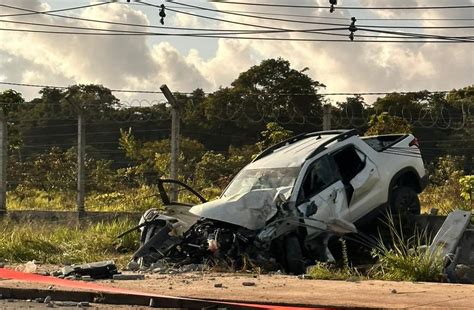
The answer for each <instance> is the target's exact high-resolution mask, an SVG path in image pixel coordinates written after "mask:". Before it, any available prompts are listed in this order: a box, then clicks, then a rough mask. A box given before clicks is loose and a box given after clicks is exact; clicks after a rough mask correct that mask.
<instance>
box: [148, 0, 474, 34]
mask: <svg viewBox="0 0 474 310" xmlns="http://www.w3.org/2000/svg"><path fill="white" fill-rule="evenodd" d="M142 3H143V4H145V5H149V6H154V7H158V6H157V5H155V4H150V3H147V2H144V1H142ZM173 3H175V4H178V5H181V6H184V7H191V8H200V9H202V10H205V11H210V12H215V13H222V14H230V15H236V16H242V17H250V18H255V19H262V20H270V21H282V22H290V23H298V24H311V25H326V26H347V24H342V23H327V22H314V21H304V20H295V19H287V18H275V17H262V16H257V15H252V14H243V13H232V12H230V11H223V10H218V9H211V8H205V7H201V6H196V5H191V4H186V3H181V2H177V1H173ZM168 10H169V11H174V12H179V11H177V10H174V9H168ZM180 13H182V14H187V15H194V16H198V14H193V13H189V12H180ZM198 17H199V16H198ZM200 17H202V15H200ZM360 27H365V28H401V29H402V28H407V29H472V28H474V25H461V26H389V25H360Z"/></svg>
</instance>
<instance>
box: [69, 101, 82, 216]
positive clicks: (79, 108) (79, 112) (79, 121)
mask: <svg viewBox="0 0 474 310" xmlns="http://www.w3.org/2000/svg"><path fill="white" fill-rule="evenodd" d="M74 95H75V93H69V94H67V95H66V97H64V99H65V100H66V101H67V102H69V104H70V105H71V106H72V107H73V108H74V109H75V110H76V112H77V192H76V195H77V197H76V202H77V212H78V213H79V216H80V215H81V214H83V213H84V212H85V211H86V209H85V203H84V201H85V198H84V197H85V194H86V164H85V157H86V128H85V116H84V110H83V107H82V106H81V104H77V102H76V101H75V99H74V98H73V97H74Z"/></svg>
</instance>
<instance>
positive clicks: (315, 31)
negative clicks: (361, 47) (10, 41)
mask: <svg viewBox="0 0 474 310" xmlns="http://www.w3.org/2000/svg"><path fill="white" fill-rule="evenodd" d="M143 4H144V5H150V6H156V5H153V4H148V3H143ZM178 4H180V3H178ZM183 5H185V4H183ZM9 7H12V6H9ZM192 7H195V6H192ZM12 8H15V9H18V10H24V11H28V12H30V13H42V12H39V11H34V10H29V9H24V8H19V7H12ZM196 8H197V7H196ZM203 9H205V8H203ZM177 12H179V11H177ZM43 13H45V14H48V15H52V16H57V17H62V18H71V19H78V20H84V21H92V22H98V23H106V24H116V25H125V26H135V27H152V28H160V29H163V28H164V27H159V26H147V25H140V24H128V23H119V22H109V21H99V20H93V19H85V18H77V17H69V16H64V15H59V14H50V13H48V12H43ZM188 14H189V13H188ZM202 17H205V16H202ZM3 22H9V23H19V24H27V25H39V26H44V27H59V28H68V29H76V30H78V29H79V30H87V31H92V30H93V31H105V32H112V33H118V34H121V35H125V34H132V33H133V34H136V35H163V36H198V35H199V36H214V35H215V33H204V34H195V33H194V34H181V33H180V34H175V33H152V32H142V31H122V30H113V29H100V28H86V27H77V26H66V25H50V24H43V23H28V22H20V21H9V20H3ZM237 23H238V22H237ZM239 24H242V23H239ZM323 24H328V23H323ZM245 25H247V26H252V27H260V28H264V29H272V31H269V30H266V31H253V30H220V29H202V28H201V29H195V28H183V27H165V28H167V29H178V30H193V31H197V30H205V31H210V32H213V31H220V32H221V33H220V34H222V33H223V34H226V35H229V34H231V35H236V34H248V33H250V34H261V33H275V32H304V33H319V34H322V35H333V36H345V35H344V34H334V33H327V32H322V31H330V30H344V29H345V28H330V29H320V28H319V29H309V30H304V29H301V30H294V29H284V28H275V27H266V26H259V25H253V24H245ZM5 30H6V29H5ZM9 30H10V29H9ZM12 31H13V30H12ZM18 31H26V29H22V30H18ZM31 31H32V32H34V30H31ZM223 31H224V32H223ZM239 31H240V32H241V33H239ZM41 32H42V33H44V31H41ZM48 33H60V34H73V33H71V32H65V33H63V32H48ZM74 34H76V33H74ZM78 34H79V33H78ZM80 34H82V33H80ZM88 34H89V33H88ZM391 34H396V35H399V36H400V35H402V36H403V35H404V34H402V33H394V32H392V33H391ZM91 35H99V34H96V33H94V34H92V33H91ZM405 36H408V37H413V38H437V39H447V40H454V41H456V40H458V39H466V38H470V37H445V36H438V35H434V36H431V35H424V34H407V35H405ZM358 37H364V38H398V37H392V36H369V35H359V36H358ZM247 39H250V38H247ZM274 40H278V39H277V38H275V39H274Z"/></svg>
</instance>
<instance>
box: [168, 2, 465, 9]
mask: <svg viewBox="0 0 474 310" xmlns="http://www.w3.org/2000/svg"><path fill="white" fill-rule="evenodd" d="M170 2H172V3H176V2H175V1H170ZM210 2H218V3H220V4H237V5H248V6H264V7H280V8H292V9H329V8H330V6H318V5H295V4H273V3H250V2H238V1H223V0H210ZM337 8H338V9H348V10H448V9H468V8H474V5H450V6H447V5H445V6H395V7H385V6H337Z"/></svg>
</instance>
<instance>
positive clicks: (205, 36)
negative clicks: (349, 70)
mask: <svg viewBox="0 0 474 310" xmlns="http://www.w3.org/2000/svg"><path fill="white" fill-rule="evenodd" d="M0 31H10V32H24V33H42V34H59V35H91V36H136V35H137V34H134V33H127V32H123V33H107V32H101V33H95V32H74V31H45V30H31V29H17V28H0ZM138 35H140V34H138ZM141 35H143V34H141ZM164 36H178V37H179V36H184V37H194V38H214V39H215V38H218V39H238V40H261V41H293V42H339V43H451V44H453V43H456V44H459V43H472V42H474V41H466V40H457V39H456V38H454V37H453V38H450V39H447V40H354V41H349V40H342V39H303V38H278V37H248V36H247V37H246V36H232V35H216V34H205V35H201V34H165V35H164Z"/></svg>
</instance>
